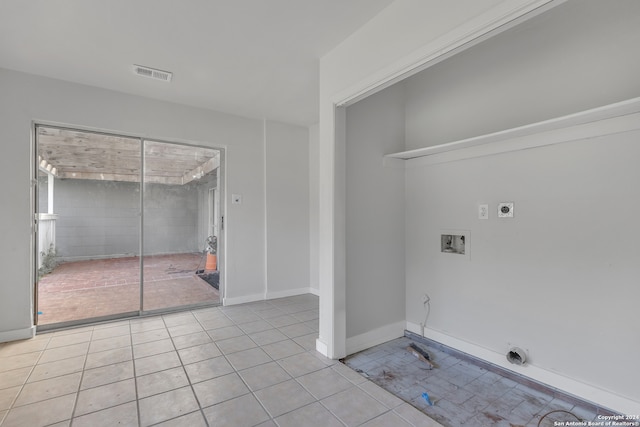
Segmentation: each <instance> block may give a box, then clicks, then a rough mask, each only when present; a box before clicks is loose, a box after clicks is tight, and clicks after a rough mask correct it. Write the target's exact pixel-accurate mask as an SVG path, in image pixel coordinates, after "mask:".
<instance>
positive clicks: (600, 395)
mask: <svg viewBox="0 0 640 427" xmlns="http://www.w3.org/2000/svg"><path fill="white" fill-rule="evenodd" d="M406 329H407V330H408V331H410V332H413V333H415V334H418V335H420V334H421V330H420V325H417V324H415V323H411V322H407V323H406ZM424 337H425V338H429V339H432V340H434V341H437V342H439V343H441V344H444V345H446V346H448V347H451V348H454V349H456V350H459V351H461V352H464V353H467V354H469V355H471V356H474V357H477V358H479V359H482V360H484V361H486V362H489V363H492V364H494V365H497V366H500V367H501V368H504V369H507V370H509V371H512V372H515V373H517V374H518V375H523V376H525V377H529V378H531V379H533V380H536V381H539V382H541V383H543V384H547V385H549V386H551V387H554V388H557V389H559V390H562V391H564V392H566V393H568V394H572V395H574V396H576V397H579V398H581V399H584V400H586V401H589V402H592V403H595V404H597V405H599V406H602V407H605V408H609V409H612V410H614V411H617V412H619V413H621V414H634V415H635V414H640V402H637V401H634V400H631V399H629V398H627V397H624V396H620V395H618V394H615V393H612V392H610V391H607V390H603V389H600V388H598V387H595V386H592V385H589V384H585V383H583V382H580V381H577V380H574V379H572V378H569V377H565V376H563V375H560V374H558V373H555V372H551V371H548V370H546V369H544V368H541V367H539V366H535V365H532V364H530V363H527V364H525V365H524V366H521V367H520V366H516V365H513V364H511V363H509V362H508V361H507V359H506V355H504V354H500V353H497V352H495V351H493V350H489V349H487V348H484V347H480V346H478V345H476V344H472V343H469V342H467V341H463V340H460V339H458V338H455V337H452V336H450V335H447V334H445V333H443V332H440V331H436V330H433V329H429V328H425V330H424Z"/></svg>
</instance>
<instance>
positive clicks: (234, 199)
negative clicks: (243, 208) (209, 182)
mask: <svg viewBox="0 0 640 427" xmlns="http://www.w3.org/2000/svg"><path fill="white" fill-rule="evenodd" d="M231 203H232V204H234V205H241V204H242V196H241V195H240V194H232V195H231Z"/></svg>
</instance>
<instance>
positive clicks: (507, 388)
mask: <svg viewBox="0 0 640 427" xmlns="http://www.w3.org/2000/svg"><path fill="white" fill-rule="evenodd" d="M411 342H412V340H410V339H409V338H406V337H405V338H398V339H396V340H392V341H389V342H387V343H384V344H381V345H378V346H375V347H372V348H369V349H367V350H364V351H362V352H360V353H356V354H354V355H352V356H350V357H348V358H347V360H346V364H347V365H348V366H350V367H351V368H353V369H354V370H357V371H358V372H360V373H361V374H362V375H364V376H366V377H367V378H369V379H370V380H372V381H373V382H374V383H376V384H378V385H379V386H381V387H383V388H384V389H386V390H388V391H389V392H391V393H393V394H394V395H396V396H398V397H400V398H401V399H403V400H405V401H406V402H409V403H411V405H413V406H415V407H416V408H419V409H420V410H422V411H423V412H425V413H426V414H427V415H429V416H430V417H431V418H433V419H434V420H436V421H438V422H440V423H441V424H442V425H443V426H445V427H461V426H471V427H475V426H497V427H503V426H504V427H522V426H527V427H534V426H538V423H539V421H540V419H541V417H542V416H543V415H545V414H547V413H548V412H550V411H555V410H563V411H570V412H572V413H573V414H575V415H576V416H577V417H579V418H580V419H581V420H586V421H595V420H596V416H597V414H596V413H595V412H594V411H593V410H591V409H586V408H585V407H581V406H577V405H575V404H574V403H571V402H569V401H566V400H562V399H561V398H557V397H554V396H551V395H549V394H546V393H544V392H541V391H539V390H536V389H534V388H531V387H529V386H527V385H524V384H519V383H517V382H515V381H513V380H512V379H509V378H506V377H503V376H501V375H499V374H497V373H494V372H490V371H487V370H486V369H484V368H482V367H479V366H476V365H474V364H473V363H470V362H467V361H464V360H461V359H460V358H458V357H456V356H454V355H451V354H448V353H446V352H444V351H440V350H438V349H435V348H431V347H428V346H426V345H424V344H419V345H420V346H421V348H422V349H425V350H427V352H428V353H429V356H430V358H431V360H432V361H433V363H434V365H435V368H434V369H432V370H429V369H428V368H427V365H426V364H425V363H424V362H422V361H420V360H419V359H417V358H416V357H414V356H413V355H412V354H411V353H409V352H408V351H407V350H406V349H407V347H408V346H409V344H410V343H411ZM424 392H426V393H427V395H428V396H429V400H430V401H431V403H432V404H433V405H429V404H428V403H427V401H426V400H425V399H424V398H423V397H422V393H424ZM554 421H558V422H561V421H565V422H566V421H574V422H575V421H577V419H576V418H575V417H573V416H571V415H569V414H567V413H566V412H558V413H554V414H550V415H549V416H547V417H545V418H544V419H543V420H542V423H541V426H545V427H546V426H553V425H554ZM556 425H557V424H556Z"/></svg>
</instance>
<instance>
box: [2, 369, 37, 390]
mask: <svg viewBox="0 0 640 427" xmlns="http://www.w3.org/2000/svg"><path fill="white" fill-rule="evenodd" d="M30 373H31V368H30V367H29V368H20V369H14V370H12V371H6V372H0V389H4V388H9V387H14V386H17V385H22V384H24V383H25V382H27V378H29V374H30Z"/></svg>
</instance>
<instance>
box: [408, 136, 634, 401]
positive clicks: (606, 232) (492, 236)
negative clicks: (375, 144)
mask: <svg viewBox="0 0 640 427" xmlns="http://www.w3.org/2000/svg"><path fill="white" fill-rule="evenodd" d="M639 138H640V132H638V131H636V132H633V133H622V134H617V135H611V136H607V137H599V138H593V139H589V140H579V141H574V142H567V143H563V144H559V145H555V146H549V147H542V148H536V149H530V150H524V151H517V152H511V153H505V154H500V155H492V156H487V157H478V158H474V159H469V160H461V161H455V162H448V163H441V164H436V165H431V166H421V165H420V163H419V159H416V160H415V161H413V160H412V161H408V164H407V228H406V236H407V290H406V293H407V299H406V304H407V321H409V322H412V323H414V324H416V325H417V324H419V323H420V322H422V321H423V319H424V315H425V313H424V310H423V305H422V301H421V299H420V297H421V295H422V294H423V293H425V292H426V293H428V294H429V295H430V297H431V314H430V316H429V320H428V322H427V327H428V328H430V329H432V330H435V331H439V332H441V333H444V334H446V335H447V336H450V337H454V338H456V339H459V340H461V341H462V342H468V343H473V344H474V345H476V346H479V347H480V348H483V349H487V350H489V351H491V352H494V353H495V354H499V355H500V354H501V355H504V354H506V352H507V351H508V349H509V348H510V346H511V345H517V346H519V347H521V348H524V349H526V350H527V351H528V355H529V356H528V357H529V362H530V363H532V364H533V365H535V366H536V367H540V368H542V369H546V370H548V371H551V372H555V373H558V374H560V375H562V376H564V377H567V378H571V379H575V380H578V381H581V382H583V383H585V384H590V385H592V386H595V387H599V388H601V389H604V390H609V391H612V392H614V393H615V394H617V395H621V396H626V397H628V398H632V399H635V400H636V401H640V391H639V389H638V386H637V381H638V376H637V375H635V374H632V373H633V372H636V370H635V368H633V366H635V364H636V359H637V355H638V354H639V353H640V341H638V340H637V339H635V338H633V337H637V331H638V326H639V325H640V324H639V323H638V322H639V321H638V301H639V300H640V288H639V287H638V286H637V283H638V277H640V264H639V263H638V259H640V246H638V244H637V242H638V239H640V227H638V218H640V199H639V198H638V197H635V196H634V195H637V193H638V191H637V184H638V182H640V168H638V167H637V159H638V158H639V157H640V145H639V144H638V143H637V141H638V139H639ZM499 202H514V203H515V210H514V211H515V215H514V218H513V219H498V218H497V204H498V203H499ZM479 203H487V204H489V207H490V209H489V219H488V220H479V219H478V216H477V212H478V208H477V205H478V204H479ZM443 229H461V230H468V231H469V232H470V237H469V243H470V253H469V258H467V257H463V256H460V255H453V254H443V253H441V252H440V233H441V230H443ZM598 348H601V349H602V352H601V351H600V350H598ZM596 359H597V362H596ZM594 363H595V364H594ZM528 371H530V369H526V368H525V369H522V370H521V372H522V373H523V374H525V375H527V372H528Z"/></svg>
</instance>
